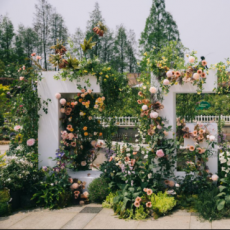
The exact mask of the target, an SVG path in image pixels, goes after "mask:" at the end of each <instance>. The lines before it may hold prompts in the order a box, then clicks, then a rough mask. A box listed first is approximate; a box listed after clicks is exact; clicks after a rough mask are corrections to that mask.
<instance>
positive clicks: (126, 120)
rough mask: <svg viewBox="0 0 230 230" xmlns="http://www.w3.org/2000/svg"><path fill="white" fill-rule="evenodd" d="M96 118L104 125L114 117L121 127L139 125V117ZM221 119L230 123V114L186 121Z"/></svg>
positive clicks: (116, 123)
mask: <svg viewBox="0 0 230 230" xmlns="http://www.w3.org/2000/svg"><path fill="white" fill-rule="evenodd" d="M95 119H98V120H100V121H101V124H102V125H103V126H107V125H108V124H109V123H110V122H111V120H112V119H114V124H115V125H117V126H120V127H136V126H138V125H139V121H138V117H114V118H112V117H107V118H101V117H95ZM219 119H220V120H221V121H224V123H225V124H226V125H230V116H223V115H221V116H220V117H219V116H203V115H200V116H195V119H193V120H188V119H185V120H186V122H197V121H199V122H202V123H207V122H218V121H219Z"/></svg>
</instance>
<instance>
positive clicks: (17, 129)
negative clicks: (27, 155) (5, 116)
mask: <svg viewBox="0 0 230 230" xmlns="http://www.w3.org/2000/svg"><path fill="white" fill-rule="evenodd" d="M21 128H22V127H21V126H20V125H16V126H15V127H14V130H15V131H17V132H18V131H19V129H21Z"/></svg>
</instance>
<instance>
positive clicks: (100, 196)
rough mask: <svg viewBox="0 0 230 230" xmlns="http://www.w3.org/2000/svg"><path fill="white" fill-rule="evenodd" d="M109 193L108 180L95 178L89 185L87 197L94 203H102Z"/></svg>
mask: <svg viewBox="0 0 230 230" xmlns="http://www.w3.org/2000/svg"><path fill="white" fill-rule="evenodd" d="M108 195H109V187H108V182H107V180H106V179H105V178H97V179H95V180H93V181H92V183H91V184H90V185H89V199H90V201H92V202H95V203H102V202H103V201H104V200H105V199H106V196H108Z"/></svg>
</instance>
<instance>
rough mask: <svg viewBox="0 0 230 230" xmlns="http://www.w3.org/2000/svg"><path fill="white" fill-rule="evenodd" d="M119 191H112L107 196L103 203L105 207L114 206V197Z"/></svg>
mask: <svg viewBox="0 0 230 230" xmlns="http://www.w3.org/2000/svg"><path fill="white" fill-rule="evenodd" d="M117 195H118V194H117V193H112V192H111V193H110V194H109V195H108V196H106V199H105V201H104V202H103V203H102V207H103V208H113V206H114V198H115V197H116V196H117Z"/></svg>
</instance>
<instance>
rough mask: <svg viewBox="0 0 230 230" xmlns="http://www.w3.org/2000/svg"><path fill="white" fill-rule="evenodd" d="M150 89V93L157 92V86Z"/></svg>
mask: <svg viewBox="0 0 230 230" xmlns="http://www.w3.org/2000/svg"><path fill="white" fill-rule="evenodd" d="M149 91H150V93H156V92H157V88H155V87H151V88H150V89H149Z"/></svg>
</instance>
